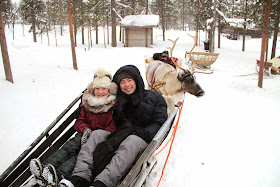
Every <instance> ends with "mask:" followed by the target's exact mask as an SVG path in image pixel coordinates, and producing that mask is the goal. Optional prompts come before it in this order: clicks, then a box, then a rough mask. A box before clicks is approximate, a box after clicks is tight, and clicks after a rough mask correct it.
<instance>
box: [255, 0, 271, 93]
mask: <svg viewBox="0 0 280 187" xmlns="http://www.w3.org/2000/svg"><path fill="white" fill-rule="evenodd" d="M270 9H271V0H266V3H265V13H264V23H263V33H262V48H261V57H260V65H259V66H260V70H259V81H258V86H259V87H260V88H262V84H263V70H264V55H265V54H264V53H265V51H266V42H267V33H268V22H269V13H270Z"/></svg>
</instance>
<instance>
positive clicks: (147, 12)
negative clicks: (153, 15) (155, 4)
mask: <svg viewBox="0 0 280 187" xmlns="http://www.w3.org/2000/svg"><path fill="white" fill-rule="evenodd" d="M148 14H149V0H146V15H148Z"/></svg>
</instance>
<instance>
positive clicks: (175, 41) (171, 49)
mask: <svg viewBox="0 0 280 187" xmlns="http://www.w3.org/2000/svg"><path fill="white" fill-rule="evenodd" d="M178 39H179V37H178V38H177V39H176V40H171V39H168V40H169V41H171V42H172V43H173V46H172V47H168V49H170V59H171V60H172V62H173V63H174V64H175V65H176V67H178V68H179V69H181V70H183V71H184V72H187V70H185V69H184V68H182V67H180V66H179V65H178V64H177V62H175V61H174V59H173V55H172V52H173V50H174V48H175V45H176V43H177V40H178Z"/></svg>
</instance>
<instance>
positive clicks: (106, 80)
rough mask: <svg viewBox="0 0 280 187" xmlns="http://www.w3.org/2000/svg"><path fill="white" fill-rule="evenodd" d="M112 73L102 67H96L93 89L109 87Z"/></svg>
mask: <svg viewBox="0 0 280 187" xmlns="http://www.w3.org/2000/svg"><path fill="white" fill-rule="evenodd" d="M111 79H112V75H111V74H110V73H109V72H107V71H105V70H104V69H102V68H98V70H97V71H96V72H95V74H94V76H93V82H92V83H93V85H92V87H93V89H94V88H107V89H110V86H111Z"/></svg>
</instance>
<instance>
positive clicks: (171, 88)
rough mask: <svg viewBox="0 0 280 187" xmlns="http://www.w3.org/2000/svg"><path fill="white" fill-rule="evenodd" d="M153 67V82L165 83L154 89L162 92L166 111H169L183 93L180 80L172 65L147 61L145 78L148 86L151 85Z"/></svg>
mask: <svg viewBox="0 0 280 187" xmlns="http://www.w3.org/2000/svg"><path fill="white" fill-rule="evenodd" d="M156 68H157V69H156ZM155 69H156V72H155V75H154V77H155V83H157V82H159V81H161V82H165V83H166V84H165V85H163V86H162V87H160V88H158V89H157V90H156V91H157V92H159V93H160V94H162V96H163V98H164V99H165V101H166V103H167V108H168V113H170V112H171V110H172V109H173V107H174V106H175V103H177V102H178V101H180V100H181V99H182V97H183V95H184V90H183V89H182V82H180V81H179V79H178V72H177V71H176V70H175V69H174V68H173V67H172V66H170V65H169V64H166V63H163V62H161V61H158V60H155V61H152V62H150V63H149V65H148V67H147V70H146V80H147V83H148V85H149V87H151V80H152V76H153V74H154V71H155Z"/></svg>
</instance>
